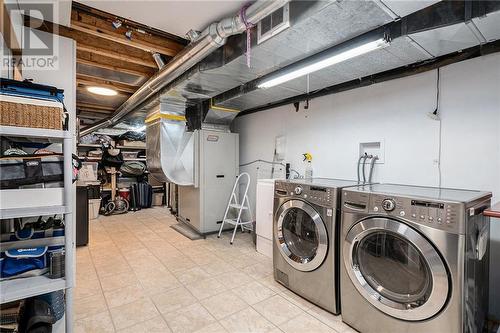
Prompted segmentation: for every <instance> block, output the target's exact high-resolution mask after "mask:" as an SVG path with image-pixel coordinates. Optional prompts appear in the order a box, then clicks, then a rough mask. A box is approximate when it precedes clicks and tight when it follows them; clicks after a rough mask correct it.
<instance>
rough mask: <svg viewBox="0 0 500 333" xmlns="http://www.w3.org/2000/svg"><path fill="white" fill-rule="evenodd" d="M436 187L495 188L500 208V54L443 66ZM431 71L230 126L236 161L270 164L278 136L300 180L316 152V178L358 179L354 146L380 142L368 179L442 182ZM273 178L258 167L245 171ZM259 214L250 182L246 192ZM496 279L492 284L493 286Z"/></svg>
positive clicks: (497, 243)
mask: <svg viewBox="0 0 500 333" xmlns="http://www.w3.org/2000/svg"><path fill="white" fill-rule="evenodd" d="M440 71H441V83H440V90H441V93H440V95H441V101H440V106H439V109H440V113H441V119H442V132H441V134H442V138H441V142H442V149H441V152H442V154H441V172H442V186H443V187H454V188H466V189H477V190H485V191H492V192H493V194H494V198H493V202H497V201H500V54H499V53H497V54H492V55H488V56H483V57H479V58H475V59H471V60H468V61H464V62H460V63H455V64H452V65H449V66H446V67H443V68H441V70H440ZM436 78H437V71H430V72H426V73H422V74H419V75H415V76H411V77H406V78H402V79H397V80H392V81H388V82H383V83H379V84H376V85H372V86H369V87H364V88H359V89H355V90H350V91H346V92H343V93H339V94H335V95H329V96H325V97H320V98H318V99H314V100H312V101H310V106H309V110H304V109H303V103H301V108H300V110H299V111H298V112H295V108H294V107H293V105H288V106H282V107H278V108H274V109H270V110H266V111H261V112H258V113H254V114H249V115H246V116H242V117H239V118H237V119H236V121H235V124H234V127H235V131H237V132H239V133H240V162H241V163H242V164H243V163H247V162H250V161H253V160H256V159H265V160H270V161H271V160H273V152H274V145H275V137H276V136H280V135H283V136H285V137H286V155H285V156H286V161H287V162H290V163H291V165H292V168H295V169H297V170H298V171H299V172H300V173H301V174H304V162H302V154H303V153H305V152H310V153H311V154H312V155H313V168H314V177H330V178H342V179H356V177H357V176H356V164H357V159H358V157H359V143H360V142H372V141H381V142H383V143H384V146H385V149H384V150H385V156H384V163H383V164H377V165H376V167H375V174H374V181H376V182H384V183H401V184H414V185H425V186H438V184H439V171H438V162H437V161H438V160H439V122H438V121H436V120H432V119H430V118H429V117H428V116H427V113H429V112H432V111H434V110H435V108H436ZM241 171H247V172H249V173H250V174H251V176H252V178H253V180H254V183H255V179H256V178H257V177H258V178H270V175H271V168H270V166H269V165H265V164H262V163H256V164H252V165H250V166H248V167H242V168H241ZM250 200H251V203H252V206H253V207H255V184H253V186H252V187H251V199H250ZM499 262H500V220H495V219H492V223H491V276H490V281H491V282H490V295H491V296H490V312H491V313H492V315H493V316H494V317H496V319H500V302H495V300H498V299H500V284H499V283H498V282H499V281H500V265H498V263H499ZM495 282H497V283H495Z"/></svg>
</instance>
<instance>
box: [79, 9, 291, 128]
mask: <svg viewBox="0 0 500 333" xmlns="http://www.w3.org/2000/svg"><path fill="white" fill-rule="evenodd" d="M289 1H290V0H273V1H269V0H259V1H257V2H255V3H254V4H252V5H251V6H250V7H248V8H247V9H246V11H245V15H246V18H247V21H248V22H251V23H254V24H255V23H257V22H259V21H260V20H261V19H262V18H264V17H266V16H267V15H269V14H271V13H272V12H274V11H275V10H277V9H279V8H280V7H282V6H283V5H284V4H286V3H287V2H289ZM245 29H246V26H245V23H244V22H243V20H242V17H241V15H240V13H239V12H238V13H236V14H235V15H233V16H232V17H228V18H225V19H222V20H221V21H219V22H218V23H212V24H211V25H209V26H208V27H207V28H206V29H205V30H204V31H203V32H202V33H201V34H200V36H199V38H198V39H197V40H195V41H194V42H192V43H191V44H190V45H188V46H187V47H186V48H184V49H183V50H182V51H181V52H179V53H178V54H177V55H176V56H175V57H174V58H173V59H172V60H171V61H170V62H169V63H168V64H167V65H166V66H165V67H163V68H162V69H161V70H160V71H159V72H158V73H157V74H156V75H154V76H153V77H152V78H151V79H149V80H148V81H147V82H146V83H145V84H144V85H143V86H142V87H141V88H139V90H137V91H136V92H135V93H134V94H133V95H132V96H131V97H130V98H129V99H128V100H127V101H126V102H125V103H123V104H122V105H121V106H120V107H119V108H118V109H117V110H116V111H115V112H114V113H113V115H112V116H111V117H110V118H108V119H104V120H102V121H100V122H98V123H96V124H94V125H91V126H89V127H86V128H84V129H83V130H82V131H81V132H80V135H81V136H84V135H86V134H89V133H92V132H94V131H97V130H99V129H101V128H104V127H108V126H112V125H114V124H116V123H117V122H118V121H120V119H122V118H123V117H124V116H125V115H127V114H128V113H129V112H131V111H133V110H135V109H136V108H138V107H139V106H140V105H141V104H143V103H144V102H145V101H146V100H148V99H149V98H151V97H153V96H154V95H155V94H156V93H157V92H158V91H159V90H160V89H162V88H164V87H165V86H167V85H168V84H170V83H171V82H172V81H173V80H175V79H176V78H177V77H179V76H180V75H182V74H183V73H184V72H186V71H187V70H188V69H189V68H191V67H192V66H194V65H196V64H197V63H198V62H200V61H201V60H202V59H204V58H205V57H206V56H208V55H209V54H210V53H212V52H213V51H215V50H216V49H218V48H219V47H220V46H222V45H224V43H225V42H226V38H227V37H229V36H231V35H235V34H240V33H242V32H243V31H245Z"/></svg>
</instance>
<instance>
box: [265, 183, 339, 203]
mask: <svg viewBox="0 0 500 333" xmlns="http://www.w3.org/2000/svg"><path fill="white" fill-rule="evenodd" d="M274 187H275V195H276V196H291V197H298V198H301V199H304V200H306V201H308V202H311V203H314V204H317V205H320V206H333V203H334V202H335V189H332V188H330V187H323V186H314V185H306V184H297V183H295V184H294V183H289V182H280V181H277V182H276V183H275V185H274Z"/></svg>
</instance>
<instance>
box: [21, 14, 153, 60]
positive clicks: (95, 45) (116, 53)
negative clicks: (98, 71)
mask: <svg viewBox="0 0 500 333" xmlns="http://www.w3.org/2000/svg"><path fill="white" fill-rule="evenodd" d="M24 18H25V21H24V24H25V25H26V26H28V27H30V26H34V27H37V29H38V30H41V31H46V32H49V33H52V34H58V35H60V36H63V37H68V38H71V39H74V40H75V41H76V46H77V49H79V50H82V51H87V52H92V53H94V54H98V55H101V56H106V57H109V58H113V59H117V60H121V61H126V62H131V63H133V64H137V65H142V66H146V67H150V68H155V69H157V68H158V66H157V65H156V63H155V62H154V60H153V57H152V56H151V54H150V53H148V52H145V51H142V50H138V49H136V48H133V47H130V46H126V45H122V44H119V43H110V42H109V41H108V40H106V39H103V38H99V37H95V36H89V35H87V34H85V33H82V32H80V31H76V30H74V29H71V28H68V27H65V26H63V25H58V24H54V23H52V22H48V21H43V22H42V21H40V20H39V19H36V18H32V17H28V16H25V17H24Z"/></svg>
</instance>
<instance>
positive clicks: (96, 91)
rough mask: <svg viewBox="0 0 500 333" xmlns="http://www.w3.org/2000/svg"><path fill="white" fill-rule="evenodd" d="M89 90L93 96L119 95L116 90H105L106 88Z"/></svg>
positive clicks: (90, 88)
mask: <svg viewBox="0 0 500 333" xmlns="http://www.w3.org/2000/svg"><path fill="white" fill-rule="evenodd" d="M87 90H88V91H89V92H91V93H93V94H96V95H101V96H116V95H118V92H117V91H116V90H113V89H109V88H105V87H97V86H91V87H87Z"/></svg>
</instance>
